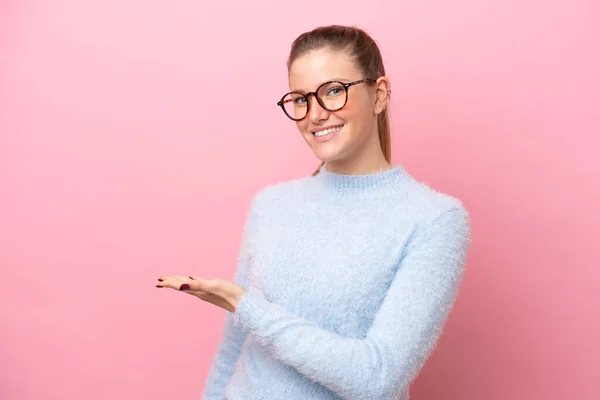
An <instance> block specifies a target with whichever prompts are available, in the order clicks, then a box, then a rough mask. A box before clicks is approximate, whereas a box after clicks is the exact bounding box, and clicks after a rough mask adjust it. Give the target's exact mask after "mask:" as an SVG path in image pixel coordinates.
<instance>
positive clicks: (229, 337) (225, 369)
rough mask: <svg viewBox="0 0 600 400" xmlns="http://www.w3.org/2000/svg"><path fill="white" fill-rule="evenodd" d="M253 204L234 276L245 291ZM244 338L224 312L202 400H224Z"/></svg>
mask: <svg viewBox="0 0 600 400" xmlns="http://www.w3.org/2000/svg"><path fill="white" fill-rule="evenodd" d="M254 202H255V200H254V199H253V202H252V206H251V207H250V211H249V212H248V216H247V218H246V222H245V225H244V232H243V235H242V245H241V250H240V253H239V256H238V262H237V267H236V271H235V276H234V282H235V283H238V284H240V285H242V286H244V287H246V288H247V287H248V271H249V268H250V263H251V259H252V255H251V253H252V252H251V248H252V244H251V243H250V242H251V238H252V234H251V231H252V230H253V229H254ZM247 335H248V333H247V331H246V330H244V329H242V327H241V326H240V325H239V324H235V323H234V314H233V313H230V312H228V313H227V314H226V315H225V326H224V328H223V337H222V338H221V341H220V343H219V345H218V349H217V352H216V355H215V357H214V359H213V361H212V364H211V367H210V370H209V372H208V376H207V378H206V383H205V387H204V394H203V396H202V400H222V399H223V398H224V393H225V388H226V386H227V384H228V383H229V381H230V380H231V376H232V375H233V371H234V369H235V363H236V361H237V359H238V358H239V355H240V351H241V348H242V345H243V343H244V340H245V339H246V336H247Z"/></svg>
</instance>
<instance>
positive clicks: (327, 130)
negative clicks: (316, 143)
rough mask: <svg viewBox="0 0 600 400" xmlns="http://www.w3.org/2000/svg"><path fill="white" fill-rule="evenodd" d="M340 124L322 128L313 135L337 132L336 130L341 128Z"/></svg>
mask: <svg viewBox="0 0 600 400" xmlns="http://www.w3.org/2000/svg"><path fill="white" fill-rule="evenodd" d="M342 126H343V125H342ZM342 126H338V127H335V128H329V129H324V130H322V131H318V132H315V136H325V135H329V134H330V133H333V132H337V131H339V130H340V129H342Z"/></svg>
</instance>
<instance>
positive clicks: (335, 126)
mask: <svg viewBox="0 0 600 400" xmlns="http://www.w3.org/2000/svg"><path fill="white" fill-rule="evenodd" d="M344 125H345V124H337V125H329V126H322V127H321V126H320V127H318V128H315V129H311V130H310V133H312V134H313V135H314V134H315V132H319V131H324V130H325V129H329V128H338V127H342V126H344Z"/></svg>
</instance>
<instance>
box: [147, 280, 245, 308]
mask: <svg viewBox="0 0 600 400" xmlns="http://www.w3.org/2000/svg"><path fill="white" fill-rule="evenodd" d="M158 281H159V282H160V283H159V284H158V285H156V287H157V288H163V287H168V288H171V289H175V290H178V291H181V292H185V293H187V294H191V295H193V296H196V297H198V298H199V299H200V300H203V301H208V302H209V303H212V304H214V305H216V306H219V307H221V308H223V309H225V310H227V311H229V312H235V309H236V307H237V305H238V303H239V302H240V299H241V298H242V296H244V294H246V289H245V288H244V287H243V286H242V285H238V284H237V283H234V282H230V281H226V280H223V279H210V280H209V279H204V278H201V277H199V276H189V277H185V276H181V275H166V276H161V277H160V278H159V279H158Z"/></svg>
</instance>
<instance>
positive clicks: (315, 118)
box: [308, 94, 329, 123]
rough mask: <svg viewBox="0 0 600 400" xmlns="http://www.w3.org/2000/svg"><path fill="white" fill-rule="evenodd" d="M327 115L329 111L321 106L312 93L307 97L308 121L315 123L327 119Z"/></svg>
mask: <svg viewBox="0 0 600 400" xmlns="http://www.w3.org/2000/svg"><path fill="white" fill-rule="evenodd" d="M328 117H329V111H327V110H326V109H324V108H323V107H321V105H320V104H319V102H318V101H317V96H316V95H314V94H313V95H312V97H311V96H309V97H308V118H309V119H310V122H313V123H316V122H319V121H322V120H324V119H327V118H328Z"/></svg>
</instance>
